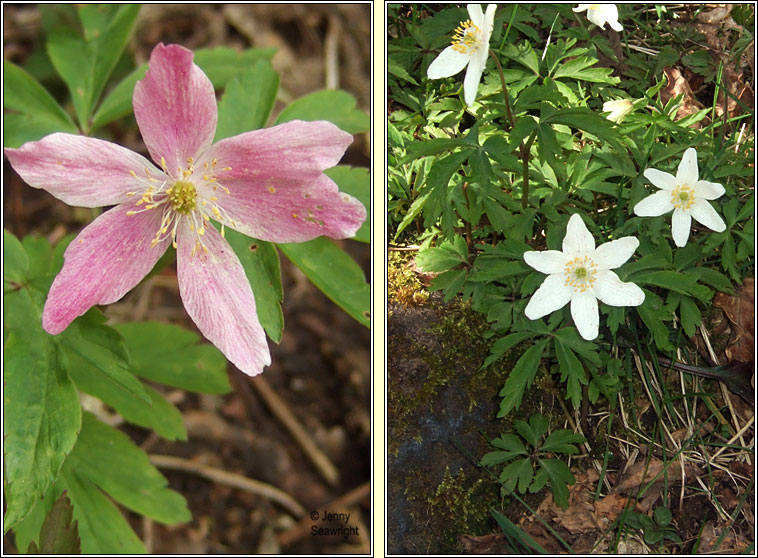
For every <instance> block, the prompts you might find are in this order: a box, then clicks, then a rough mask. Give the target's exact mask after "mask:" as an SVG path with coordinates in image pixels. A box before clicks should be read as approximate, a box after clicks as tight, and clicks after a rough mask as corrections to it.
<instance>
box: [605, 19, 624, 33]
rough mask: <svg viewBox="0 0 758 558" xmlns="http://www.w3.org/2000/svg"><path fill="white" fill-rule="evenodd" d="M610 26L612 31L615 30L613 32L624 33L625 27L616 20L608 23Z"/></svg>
mask: <svg viewBox="0 0 758 558" xmlns="http://www.w3.org/2000/svg"><path fill="white" fill-rule="evenodd" d="M608 25H610V26H611V29H613V30H614V31H616V32H618V31H623V30H624V26H623V25H621V24H620V23H619V22H618V20H614V21H608Z"/></svg>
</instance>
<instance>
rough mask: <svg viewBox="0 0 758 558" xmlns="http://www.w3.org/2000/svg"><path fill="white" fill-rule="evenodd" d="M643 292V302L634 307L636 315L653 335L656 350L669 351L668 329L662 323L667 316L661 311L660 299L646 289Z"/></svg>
mask: <svg viewBox="0 0 758 558" xmlns="http://www.w3.org/2000/svg"><path fill="white" fill-rule="evenodd" d="M643 292H644V293H645V302H643V303H642V304H641V305H640V306H637V307H636V310H637V314H638V315H639V317H640V318H642V321H643V322H644V323H645V326H646V327H647V328H648V330H650V332H651V333H652V334H653V338H654V339H655V344H656V345H657V346H658V348H659V349H661V350H664V351H667V350H670V349H671V342H670V341H669V328H668V327H667V326H666V324H665V323H664V320H667V319H669V315H668V313H667V312H666V311H665V310H663V308H662V303H661V299H660V298H658V297H657V296H656V295H655V294H653V293H651V292H650V291H648V290H647V289H643Z"/></svg>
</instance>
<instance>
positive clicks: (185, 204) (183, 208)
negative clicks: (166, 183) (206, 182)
mask: <svg viewBox="0 0 758 558" xmlns="http://www.w3.org/2000/svg"><path fill="white" fill-rule="evenodd" d="M166 194H168V199H169V201H170V202H171V205H172V206H173V208H174V211H178V212H179V213H183V214H184V215H189V214H190V212H191V211H194V210H195V208H196V207H197V190H196V189H195V186H194V185H193V184H192V182H187V181H184V180H180V181H179V182H177V183H176V184H174V185H173V186H171V188H169V189H168V190H166Z"/></svg>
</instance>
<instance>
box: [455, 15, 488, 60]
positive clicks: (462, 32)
mask: <svg viewBox="0 0 758 558" xmlns="http://www.w3.org/2000/svg"><path fill="white" fill-rule="evenodd" d="M481 39H482V31H481V30H480V29H479V27H477V25H476V24H475V23H474V22H473V21H471V20H470V19H469V20H468V21H462V22H461V23H460V25H459V26H458V27H457V28H456V30H455V34H454V35H453V41H452V45H453V50H454V51H456V52H460V53H461V54H468V55H469V56H470V55H471V54H473V53H474V52H476V50H478V49H479V45H480V44H481V42H482V40H481Z"/></svg>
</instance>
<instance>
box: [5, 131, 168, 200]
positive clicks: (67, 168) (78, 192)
mask: <svg viewBox="0 0 758 558" xmlns="http://www.w3.org/2000/svg"><path fill="white" fill-rule="evenodd" d="M5 154H6V155H7V156H8V160H9V161H10V163H11V166H12V167H13V168H14V169H15V170H16V172H17V173H18V174H19V175H20V176H21V178H23V179H24V182H26V183H27V184H29V186H32V187H33V188H41V189H43V190H47V191H48V192H50V193H51V194H52V195H53V196H55V197H56V198H58V199H59V200H61V201H63V202H65V203H67V204H69V205H76V206H79V207H101V206H104V205H117V204H119V203H122V202H124V201H126V199H127V196H126V193H127V192H129V191H139V192H142V190H144V189H145V186H144V185H143V184H142V183H141V182H139V181H138V180H137V179H136V178H134V177H133V176H132V175H131V174H130V173H129V171H133V172H135V173H136V174H137V175H138V176H144V170H145V168H147V169H149V170H150V171H151V172H154V173H158V171H157V169H156V168H155V167H154V166H153V165H152V163H150V161H148V160H147V159H145V158H144V157H143V156H142V155H140V154H138V153H135V152H134V151H131V150H129V149H126V148H125V147H121V146H120V145H116V144H115V143H111V142H108V141H104V140H100V139H95V138H88V137H86V136H77V135H73V134H64V133H60V132H57V133H54V134H50V135H49V136H47V137H44V138H42V139H41V140H39V141H30V142H27V143H25V144H24V145H22V146H21V147H19V148H18V149H11V148H6V149H5ZM158 174H160V173H158Z"/></svg>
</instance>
